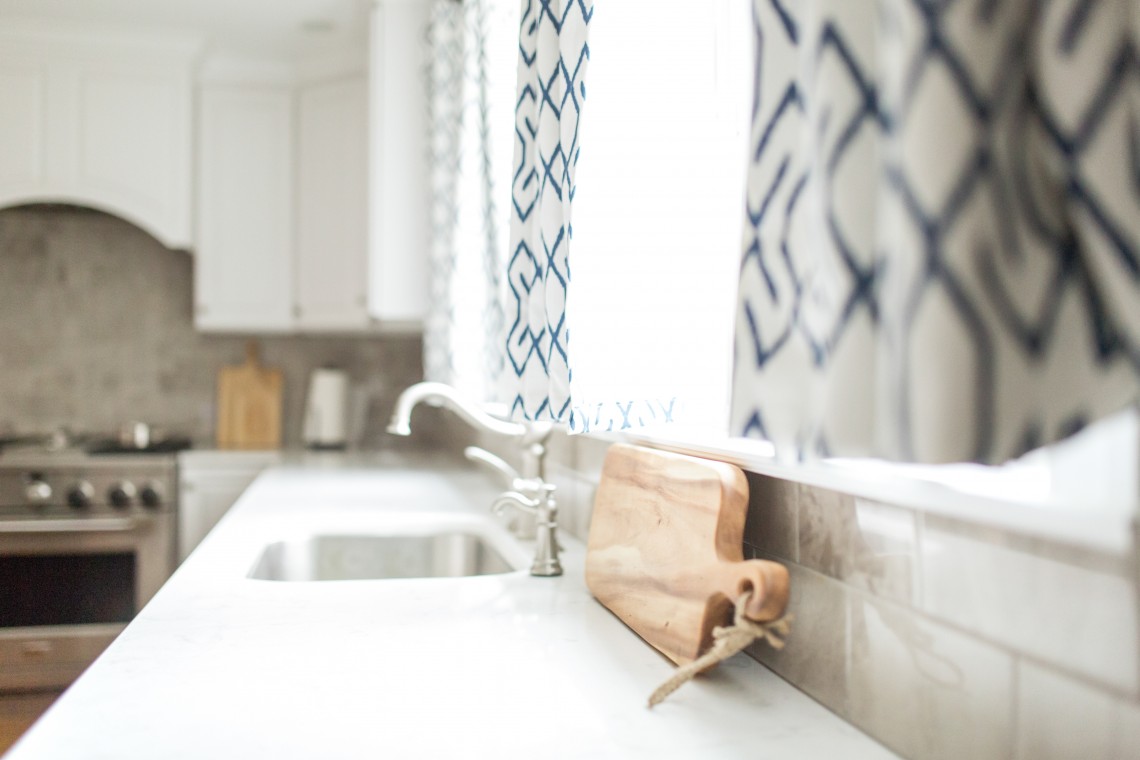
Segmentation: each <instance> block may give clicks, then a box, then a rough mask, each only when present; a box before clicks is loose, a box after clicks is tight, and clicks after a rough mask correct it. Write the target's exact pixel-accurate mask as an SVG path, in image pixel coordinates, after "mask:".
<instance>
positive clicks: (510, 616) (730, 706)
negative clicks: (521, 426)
mask: <svg viewBox="0 0 1140 760" xmlns="http://www.w3.org/2000/svg"><path fill="white" fill-rule="evenodd" d="M494 493H495V491H494V483H492V482H491V481H490V480H489V479H488V478H487V477H485V476H484V475H483V474H482V473H478V472H474V471H472V470H467V469H465V468H463V467H460V466H457V465H441V464H439V463H430V462H426V463H425V461H424V460H419V461H418V462H411V461H409V460H402V459H400V458H395V457H391V456H381V457H373V458H360V457H352V458H347V459H343V460H337V459H336V458H327V457H326V458H320V457H318V458H302V459H299V460H296V461H294V462H292V463H290V462H288V461H286V462H285V463H283V464H282V465H280V466H278V467H276V468H274V469H272V470H270V471H268V472H266V473H265V474H263V475H262V476H261V477H260V478H259V479H258V480H257V481H256V483H255V484H254V485H253V486H252V487H251V488H250V490H249V491H247V492H246V494H245V495H243V497H242V498H241V500H240V501H239V502H238V504H237V505H236V506H235V507H234V509H233V510H231V512H230V513H229V514H228V515H227V516H226V517H225V518H224V519H223V520H222V522H221V523H219V525H218V527H217V528H216V529H215V530H214V532H213V533H211V534H210V536H209V537H208V538H207V539H206V540H205V541H204V542H203V543H202V544H201V546H200V547H199V548H198V549H197V551H195V552H194V554H193V555H192V556H191V557H190V558H189V559H188V560H187V561H186V562H185V563H183V565H182V566H181V567H180V568H179V570H178V571H177V573H176V574H175V575H174V577H173V578H172V579H171V580H170V581H169V583H167V584H166V586H165V587H163V589H162V590H161V591H160V592H159V593H158V595H157V596H156V597H155V598H154V599H153V600H152V601H151V603H150V604H148V605H147V607H146V608H145V609H144V610H143V611H142V612H141V613H140V614H139V615H138V617H137V618H136V619H135V620H134V622H132V623H131V624H130V626H128V628H127V629H126V631H125V632H124V633H123V634H122V635H121V636H120V637H119V638H118V639H117V640H116V641H115V642H114V644H112V645H111V647H110V648H109V649H108V650H107V651H106V652H105V653H104V655H103V656H102V657H101V658H100V659H99V660H98V661H97V662H96V663H95V664H94V665H92V666H91V668H90V669H89V670H88V671H87V672H86V673H85V674H84V675H83V677H82V678H80V680H79V681H77V682H76V683H75V684H74V685H73V686H72V687H71V689H69V690H68V691H67V692H66V693H65V694H64V695H63V697H61V698H60V699H59V700H58V701H57V702H56V704H55V705H54V706H53V707H52V708H51V710H49V712H48V713H47V714H46V715H45V716H44V717H43V718H42V719H41V720H40V721H39V722H38V723H37V724H36V726H35V727H34V728H33V729H32V730H31V731H30V732H29V733H28V734H26V735H25V737H24V738H23V739H22V740H21V741H20V742H19V743H18V744H17V745H16V746H15V747H14V748H13V750H12V751H11V753H10V754H9V755H8V756H6V758H7V760H33V759H38V758H115V759H116V760H129V759H131V758H139V759H140V760H142V759H144V758H145V759H146V760H152V759H153V758H165V759H167V760H170V759H172V758H210V759H211V760H215V759H217V758H239V757H240V758H267V759H268V758H272V760H283V759H285V758H376V757H396V758H414V757H425V758H440V757H448V756H455V757H465V758H483V757H485V758H495V759H498V758H526V759H527V760H532V759H533V758H540V757H541V758H627V757H628V758H639V757H648V756H657V757H677V758H682V757H683V758H692V757H716V758H731V757H740V758H764V757H771V758H781V760H785V759H786V758H798V759H801V760H802V759H804V758H833V757H842V758H845V759H846V760H854V759H856V758H880V757H894V756H893V755H892V754H891V753H889V752H888V751H887V750H886V749H884V748H883V747H882V746H880V745H879V744H877V743H875V742H874V741H872V740H871V739H869V738H867V737H866V736H865V735H864V734H862V733H860V732H859V731H858V730H856V729H855V728H853V727H851V726H849V725H848V724H847V723H845V722H843V721H842V720H840V719H839V718H838V717H836V716H835V715H833V714H832V713H830V712H828V711H827V710H826V709H824V708H823V707H821V706H820V705H818V704H817V703H816V702H814V701H812V700H811V699H809V698H808V697H806V696H805V695H803V694H802V693H801V692H799V691H797V690H796V689H795V688H793V687H792V686H790V685H788V684H787V683H786V682H784V681H783V680H781V679H780V678H779V677H777V676H776V675H774V674H773V673H771V672H770V671H768V670H767V669H766V668H764V667H763V666H761V665H759V664H758V663H756V662H755V661H753V660H752V659H750V658H748V657H745V656H738V657H735V658H733V659H732V660H730V661H729V662H727V663H724V664H723V665H721V666H720V667H719V668H717V669H716V670H715V671H714V672H712V673H710V674H709V675H707V676H705V677H702V678H700V679H698V680H697V681H696V682H693V683H691V684H689V685H687V686H685V687H683V688H682V689H681V690H680V691H678V692H677V693H675V694H674V695H673V696H672V697H670V698H669V700H668V701H666V702H665V703H664V704H662V705H660V706H658V707H657V708H655V709H653V710H652V711H651V710H649V709H647V708H646V706H645V703H646V698H647V697H648V695H649V693H650V692H651V691H652V690H653V689H654V688H655V687H656V686H657V685H658V684H659V683H660V682H661V681H663V680H664V679H665V678H667V677H668V676H669V674H670V673H671V671H672V665H671V664H670V663H669V662H668V661H667V660H666V659H665V658H663V657H662V656H661V655H659V654H658V653H657V652H656V651H655V650H654V649H653V648H652V647H650V646H649V645H648V644H646V643H645V642H644V641H642V640H641V639H640V638H639V637H638V636H637V635H636V634H634V633H633V632H632V631H630V630H629V629H628V628H626V627H625V626H624V625H623V624H622V623H621V622H620V621H619V620H617V618H615V617H614V616H612V615H611V614H610V613H609V612H608V611H607V610H606V609H605V608H604V607H602V606H601V605H600V604H598V603H597V602H596V601H595V600H594V599H593V598H592V597H591V596H590V594H589V592H588V590H587V589H586V586H585V582H584V579H583V571H582V567H583V556H584V549H583V547H582V545H581V544H580V543H579V542H577V541H574V540H573V539H571V538H568V537H565V536H564V537H562V539H561V540H562V543H563V544H564V545H565V547H566V551H565V552H564V554H563V562H564V565H565V569H566V573H565V575H564V576H562V577H561V578H554V579H549V578H532V577H531V576H529V575H528V574H527V573H526V571H525V570H522V571H519V572H515V573H507V574H502V575H489V576H481V577H474V578H461V579H416V580H382V581H343V582H314V583H284V582H273V581H259V580H252V579H249V578H247V577H246V574H247V573H248V572H249V570H250V569H251V568H252V566H253V564H254V562H255V560H256V558H257V557H258V555H259V553H260V550H261V548H262V547H263V546H264V545H265V544H266V543H268V542H271V541H274V540H278V539H282V538H288V537H290V536H294V535H301V534H304V533H306V532H311V531H318V532H321V531H334V532H340V531H346V530H351V531H361V532H368V531H369V530H383V529H384V528H385V527H386V526H390V525H392V524H394V523H396V522H399V521H400V520H404V519H409V518H408V517H407V515H408V513H421V514H422V513H425V512H433V513H434V512H446V513H449V516H447V517H439V516H436V518H433V519H441V520H444V519H446V520H484V519H485V517H484V515H485V510H486V505H487V504H488V503H489V501H490V498H491V496H492V495H493V494H494ZM496 528H497V526H494V525H491V527H490V529H491V530H495V529H496ZM501 536H502V537H503V538H505V539H506V540H508V541H509V540H510V539H509V537H507V536H506V534H505V533H502V534H501ZM512 551H513V552H514V553H515V555H514V556H515V557H516V558H522V559H524V560H525V559H526V551H527V550H526V547H522V546H518V545H517V544H516V545H514V546H513V547H510V548H509V549H508V552H512Z"/></svg>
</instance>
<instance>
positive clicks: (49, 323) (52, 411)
mask: <svg viewBox="0 0 1140 760" xmlns="http://www.w3.org/2000/svg"><path fill="white" fill-rule="evenodd" d="M192 288H193V258H192V257H191V256H190V255H189V254H187V253H184V252H181V251H171V250H169V249H167V248H165V247H163V246H162V245H161V244H160V243H159V242H158V241H156V240H155V239H154V238H152V237H150V236H149V235H147V234H146V233H145V232H143V231H142V230H140V229H138V228H136V227H134V226H132V225H131V224H129V223H128V222H125V221H123V220H121V219H117V218H115V217H113V216H109V215H106V214H102V213H98V212H95V211H91V210H87V209H80V208H73V207H54V206H53V207H26V208H13V209H3V210H0V388H2V389H3V391H4V392H3V394H0V432H4V431H9V432H39V431H45V430H51V429H53V428H56V427H69V428H70V429H72V430H73V431H75V432H93V433H100V434H111V433H114V432H116V431H117V430H118V428H119V426H120V425H122V424H123V423H125V422H127V421H130V420H141V421H144V422H148V423H150V424H152V425H154V426H156V427H160V428H163V429H165V430H166V431H168V432H177V433H179V434H185V435H189V436H191V437H192V438H193V439H194V440H195V442H196V443H197V444H199V445H206V446H209V445H212V444H213V440H214V424H215V414H216V408H215V404H216V392H217V384H216V383H217V372H218V370H219V369H220V368H221V367H223V366H225V365H229V364H239V363H241V362H242V361H243V360H244V358H245V342H246V340H247V339H248V338H249V337H250V336H240V335H217V334H203V333H199V332H198V331H197V330H196V329H195V328H194V321H193V297H192V295H193V294H192ZM259 341H260V343H261V348H262V360H263V361H264V362H265V363H266V364H268V365H271V366H276V367H280V368H281V370H282V372H283V375H284V381H285V382H284V399H283V406H284V420H283V423H284V424H283V426H284V439H285V444H286V445H293V446H296V445H299V444H300V443H301V425H302V418H303V415H304V407H305V396H306V392H307V387H308V381H309V373H310V372H311V371H312V370H313V369H315V368H317V367H320V366H330V365H331V366H338V367H341V368H343V369H345V370H346V371H347V372H348V375H349V378H350V380H351V383H352V386H353V388H354V399H353V415H352V420H351V423H352V424H351V425H350V431H353V432H355V434H356V435H355V438H356V439H358V440H359V442H360V444H361V445H362V446H365V447H369V448H375V447H390V446H398V445H407V444H406V442H400V441H396V440H394V439H390V438H389V437H388V436H385V435H384V434H383V429H384V427H385V425H386V424H387V419H388V416H389V415H390V414H391V411H392V407H393V406H394V405H395V400H396V396H397V395H398V394H399V392H400V391H401V390H403V388H404V387H406V386H408V385H411V384H412V383H414V382H416V381H418V380H420V379H422V377H423V366H422V359H421V351H422V349H421V345H422V343H421V340H420V338H419V337H418V336H395V335H389V336H345V335H340V336H335V335H276V336H261V337H259ZM429 417H430V415H425V422H423V423H421V424H419V425H417V426H416V428H414V432H415V440H414V441H413V442H412V443H413V444H417V443H418V444H421V445H433V444H435V443H437V442H447V441H450V440H452V439H451V437H450V436H449V435H448V434H447V427H446V426H447V423H446V421H443V422H441V423H439V424H438V425H436V424H435V422H434V420H432V419H429Z"/></svg>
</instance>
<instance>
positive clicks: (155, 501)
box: [139, 483, 163, 509]
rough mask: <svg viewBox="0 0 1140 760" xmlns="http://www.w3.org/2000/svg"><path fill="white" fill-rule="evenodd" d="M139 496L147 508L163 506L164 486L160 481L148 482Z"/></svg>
mask: <svg viewBox="0 0 1140 760" xmlns="http://www.w3.org/2000/svg"><path fill="white" fill-rule="evenodd" d="M139 498H140V499H141V500H142V503H143V506H144V507H146V508H147V509H158V508H159V507H161V506H162V499H163V496H162V486H161V485H159V484H158V483H147V484H146V485H145V486H143V489H142V491H140V492H139Z"/></svg>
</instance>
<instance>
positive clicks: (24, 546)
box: [0, 513, 174, 691]
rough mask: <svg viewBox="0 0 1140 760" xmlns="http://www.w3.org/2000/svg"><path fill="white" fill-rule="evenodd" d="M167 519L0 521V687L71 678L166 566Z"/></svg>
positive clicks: (40, 685)
mask: <svg viewBox="0 0 1140 760" xmlns="http://www.w3.org/2000/svg"><path fill="white" fill-rule="evenodd" d="M173 538H174V527H173V517H172V515H170V514H161V513H160V514H153V515H150V514H147V515H135V516H122V517H116V516H109V517H93V518H83V517H72V518H68V517H60V518H50V519H44V518H39V519H37V518H23V517H21V518H16V519H0V691H5V690H7V691H11V690H33V689H47V688H54V687H62V686H66V685H68V684H70V683H71V682H72V681H74V680H75V678H76V677H77V676H78V675H79V674H80V673H82V672H83V670H84V669H86V668H87V666H88V665H90V664H91V662H92V661H94V660H95V658H96V657H98V656H99V654H100V653H101V652H102V651H103V650H104V649H105V648H106V647H107V645H108V644H110V643H111V641H112V640H113V639H114V638H115V637H116V636H117V635H118V634H119V633H120V632H121V631H122V630H123V628H124V627H125V626H126V624H127V623H128V622H129V621H130V620H131V618H133V617H134V616H135V614H136V613H137V612H138V611H139V610H140V609H142V607H143V605H144V604H145V603H146V602H147V601H148V600H149V599H150V598H151V596H153V595H154V593H155V592H156V591H158V589H159V587H161V586H162V584H163V583H164V582H165V581H166V579H167V577H169V575H170V573H171V571H172V569H173V553H174V541H173Z"/></svg>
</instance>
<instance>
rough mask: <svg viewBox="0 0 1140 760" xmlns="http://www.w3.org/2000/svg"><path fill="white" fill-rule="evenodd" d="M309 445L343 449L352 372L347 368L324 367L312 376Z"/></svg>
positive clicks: (304, 433) (307, 426) (307, 427)
mask: <svg viewBox="0 0 1140 760" xmlns="http://www.w3.org/2000/svg"><path fill="white" fill-rule="evenodd" d="M302 438H303V439H304V441H305V445H307V446H312V447H314V448H341V447H343V446H344V445H345V443H346V441H347V439H348V375H347V374H346V373H345V372H344V370H340V369H332V368H330V367H321V368H320V369H316V370H313V374H312V376H311V377H310V378H309V395H308V398H307V400H306V402H305V424H304V429H303V431H302Z"/></svg>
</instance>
